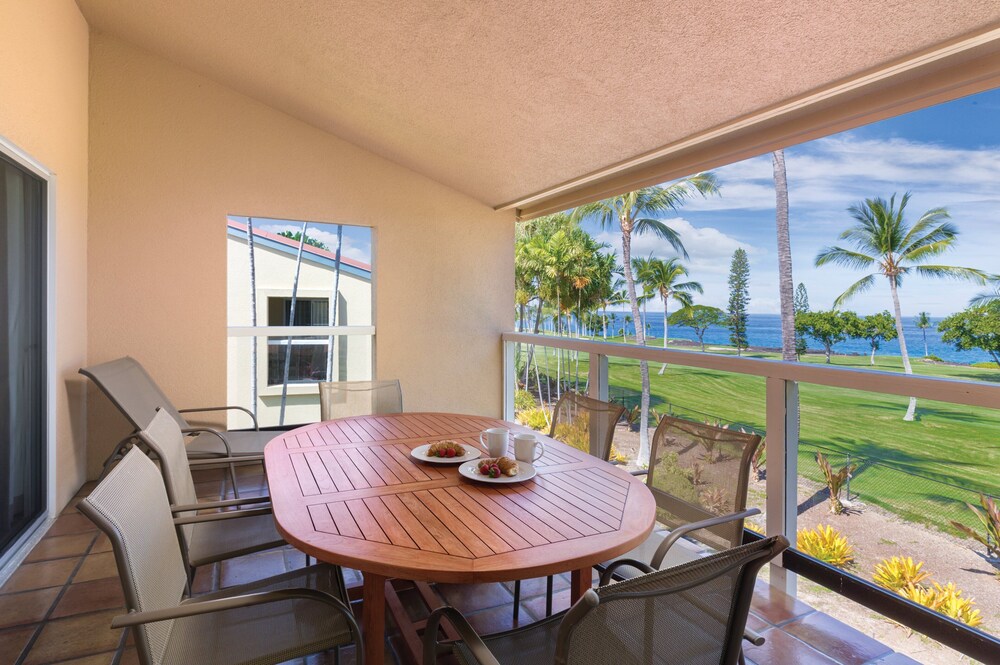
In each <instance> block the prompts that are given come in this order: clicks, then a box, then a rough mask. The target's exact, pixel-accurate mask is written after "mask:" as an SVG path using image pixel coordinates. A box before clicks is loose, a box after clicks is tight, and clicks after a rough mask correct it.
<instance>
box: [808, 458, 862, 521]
mask: <svg viewBox="0 0 1000 665" xmlns="http://www.w3.org/2000/svg"><path fill="white" fill-rule="evenodd" d="M816 463H817V464H819V468H820V470H821V471H822V472H823V477H824V478H826V488H827V489H828V490H830V512H831V513H833V514H834V515H840V514H841V513H842V512H844V504H843V503H841V502H840V490H841V489H843V487H844V484H845V483H846V482H847V479H848V478H850V476H851V474H852V473H854V470H855V469H856V468H858V465H857V464H847V465H846V466H844V467H843V468H842V469H841V470H840V471H837V472H836V473H835V472H834V471H833V468H831V467H830V463H829V462H827V461H826V458H825V457H823V453H821V452H819V451H818V450H817V451H816Z"/></svg>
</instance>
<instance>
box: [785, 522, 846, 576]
mask: <svg viewBox="0 0 1000 665" xmlns="http://www.w3.org/2000/svg"><path fill="white" fill-rule="evenodd" d="M795 546H796V547H797V548H798V550H799V551H800V552H802V553H803V554H808V555H809V556H811V557H813V558H815V559H819V560H820V561H823V562H825V563H828V564H830V565H831V566H837V567H838V568H843V567H845V566H847V565H848V564H850V563H852V562H853V561H854V548H853V547H851V544H850V543H848V542H847V538H845V537H844V536H842V535H841V534H840V532H839V531H837V530H836V529H834V528H833V527H832V526H829V525H827V526H823V525H822V524H820V525H818V526H817V527H816V528H815V529H800V530H799V532H798V533H797V534H796V536H795Z"/></svg>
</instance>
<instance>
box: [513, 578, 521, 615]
mask: <svg viewBox="0 0 1000 665" xmlns="http://www.w3.org/2000/svg"><path fill="white" fill-rule="evenodd" d="M520 613H521V580H514V623H515V624H516V623H517V617H518V615H520Z"/></svg>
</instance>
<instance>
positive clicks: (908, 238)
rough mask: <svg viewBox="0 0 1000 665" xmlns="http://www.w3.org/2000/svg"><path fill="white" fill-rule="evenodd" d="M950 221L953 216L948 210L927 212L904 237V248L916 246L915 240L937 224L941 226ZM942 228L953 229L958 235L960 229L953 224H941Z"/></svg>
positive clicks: (936, 209)
mask: <svg viewBox="0 0 1000 665" xmlns="http://www.w3.org/2000/svg"><path fill="white" fill-rule="evenodd" d="M948 219H951V215H950V214H949V213H948V209H947V208H931V209H930V210H928V211H926V212H925V213H924V214H922V215H921V216H920V219H918V220H917V221H916V222H914V224H913V226H912V227H911V228H910V230H909V231H908V232H907V233H906V235H905V236H903V241H902V245H903V247H907V246H909V245H911V244H914V242H915V241H914V239H915V238H918V237H919V236H920V235H921V234H922V233H924V231H926V230H927V229H929V228H930V227H932V226H934V225H935V224H939V223H941V222H944V221H945V220H948ZM941 226H948V227H951V229H952V230H953V231H954V233H955V234H957V233H958V229H957V228H955V226H954V225H952V224H941ZM938 228H941V227H938Z"/></svg>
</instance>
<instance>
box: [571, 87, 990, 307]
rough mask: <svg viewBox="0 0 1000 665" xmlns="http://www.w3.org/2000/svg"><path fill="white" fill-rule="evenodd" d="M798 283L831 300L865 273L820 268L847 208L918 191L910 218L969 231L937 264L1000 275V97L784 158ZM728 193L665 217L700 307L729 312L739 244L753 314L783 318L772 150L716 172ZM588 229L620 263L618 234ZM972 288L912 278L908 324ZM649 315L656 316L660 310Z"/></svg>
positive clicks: (809, 146)
mask: <svg viewBox="0 0 1000 665" xmlns="http://www.w3.org/2000/svg"><path fill="white" fill-rule="evenodd" d="M785 160H786V166H787V174H788V190H789V192H788V198H789V220H790V221H789V224H790V229H791V243H792V270H793V276H794V279H795V282H796V283H798V282H803V283H805V285H806V288H807V289H808V291H809V300H810V304H811V306H812V308H813V309H826V308H830V307H831V306H832V304H833V300H834V299H835V298H836V297H837V296H838V295H840V293H842V292H843V291H844V289H845V288H847V286H849V285H850V284H852V283H853V282H854V281H856V280H857V279H859V278H860V277H861V275H862V274H861V273H856V272H851V271H848V270H845V269H842V268H838V267H832V266H828V267H824V268H816V267H814V265H813V262H814V259H815V257H816V253H817V252H818V251H819V250H820V248H822V247H823V246H826V245H831V244H836V243H837V242H838V240H837V236H838V235H839V233H840V232H841V231H842V230H843V229H845V228H846V227H847V226H848V225H850V223H851V219H850V217H849V216H848V214H847V212H846V209H847V207H848V206H849V205H851V204H852V203H856V202H860V201H862V200H863V199H865V198H869V197H874V196H882V197H885V198H888V197H889V196H891V195H892V194H893V193H894V192H896V193H898V194H899V195H902V194H903V193H904V192H906V191H910V192H912V194H913V197H912V199H911V200H910V203H909V206H908V207H907V213H908V214H907V219H908V220H909V221H911V222H912V221H913V220H915V219H917V218H918V217H919V216H920V214H922V213H923V212H924V211H925V210H927V209H929V208H934V207H938V206H944V207H946V208H947V209H948V211H949V212H950V213H951V216H952V221H953V222H954V223H955V224H956V225H957V226H958V229H959V231H960V235H959V238H958V242H957V244H956V246H955V249H954V250H952V251H950V252H948V253H946V254H945V255H943V256H942V257H941V258H940V259H937V260H935V262H937V263H947V264H951V265H960V266H970V267H975V268H980V269H982V270H985V271H987V272H991V273H1000V233H998V232H1000V91H990V92H986V93H981V94H979V95H975V96H972V97H967V98H964V99H960V100H956V101H954V102H950V103H947V104H942V105H939V106H935V107H931V108H928V109H924V110H921V111H915V112H913V113H909V114H906V115H904V116H899V117H897V118H892V119H889V120H884V121H881V122H878V123H874V124H871V125H867V126H865V127H860V128H858V129H855V130H852V131H849V132H843V133H840V134H836V135H833V136H830V137H827V138H824V139H819V140H816V141H811V142H809V143H805V144H802V145H799V146H795V147H792V148H788V149H786V150H785ZM716 174H717V175H718V177H719V180H720V182H721V196H717V197H712V198H710V199H707V200H691V201H690V202H688V203H687V204H686V205H685V206H684V208H682V209H681V210H680V211H679V213H678V214H676V215H671V216H667V217H665V218H664V220H665V221H666V222H667V223H668V224H669V225H670V226H672V227H673V228H675V229H676V230H677V231H679V232H680V233H681V237H682V239H683V240H684V244H685V246H686V247H687V249H688V252H689V254H690V255H691V261H690V263H689V267H690V270H691V277H692V278H693V279H695V280H697V281H700V282H701V283H702V285H703V286H704V288H705V294H704V295H703V296H701V297H700V298H699V299H698V302H700V303H702V304H708V305H714V306H717V307H723V308H724V307H725V304H726V301H727V298H728V287H727V286H726V279H727V275H728V270H729V261H730V258H731V256H732V253H733V251H734V250H735V249H736V248H737V247H743V248H744V249H746V250H747V252H748V253H749V255H750V266H751V280H750V284H751V286H750V297H751V303H750V311H751V312H757V313H775V312H778V291H777V259H776V247H775V239H774V185H773V180H772V178H773V173H772V167H771V156H770V154H767V155H763V156H761V157H756V158H753V159H749V160H745V161H743V162H738V163H736V164H731V165H729V166H726V167H723V168H719V169H716ZM586 228H587V230H588V231H590V232H591V233H592V234H593V235H594V236H595V237H597V238H599V239H600V240H602V241H604V242H607V243H608V244H609V245H611V246H612V247H613V248H614V249H615V251H617V252H618V253H619V255H620V248H621V238H620V233H619V232H617V230H616V229H615V230H611V231H607V230H601V229H599V228H598V227H597V226H596V225H594V224H588V225H587V227H586ZM632 251H633V256H648V255H649V254H651V253H652V254H654V255H657V256H672V255H673V253H672V250H671V249H670V247H669V245H666V244H665V243H664V242H663V241H661V240H659V239H657V238H655V237H653V236H640V237H636V238H634V239H633V250H632ZM981 290H983V287H977V286H976V285H974V284H968V283H962V282H953V281H943V280H932V279H926V278H921V277H915V276H914V277H908V278H907V280H906V282H905V283H904V285H903V289H902V290H901V291H900V297H901V301H902V309H903V315H904V316H912V315H915V314H916V313H917V312H918V311H921V310H925V311H928V312H930V313H931V315H932V316H945V315H947V314H950V313H952V312H954V311H956V310H959V309H961V308H962V307H963V306H964V305H965V303H966V302H967V301H968V300H969V298H971V297H972V296H973V295H974V294H975V293H977V292H979V291H981ZM890 304H891V303H890V300H889V291H888V284H887V283H885V281H884V280H882V281H881V283H880V284H879V285H878V286H877V287H876V288H875V289H872V290H871V291H870V292H869V293H867V294H865V295H862V296H859V297H857V298H856V299H854V300H853V301H851V302H850V303H849V304H848V305H847V306H846V307H847V308H850V309H854V310H856V311H858V312H861V313H866V314H867V313H872V312H876V311H881V310H883V309H888V308H890ZM650 309H653V306H652V304H651V305H650Z"/></svg>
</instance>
